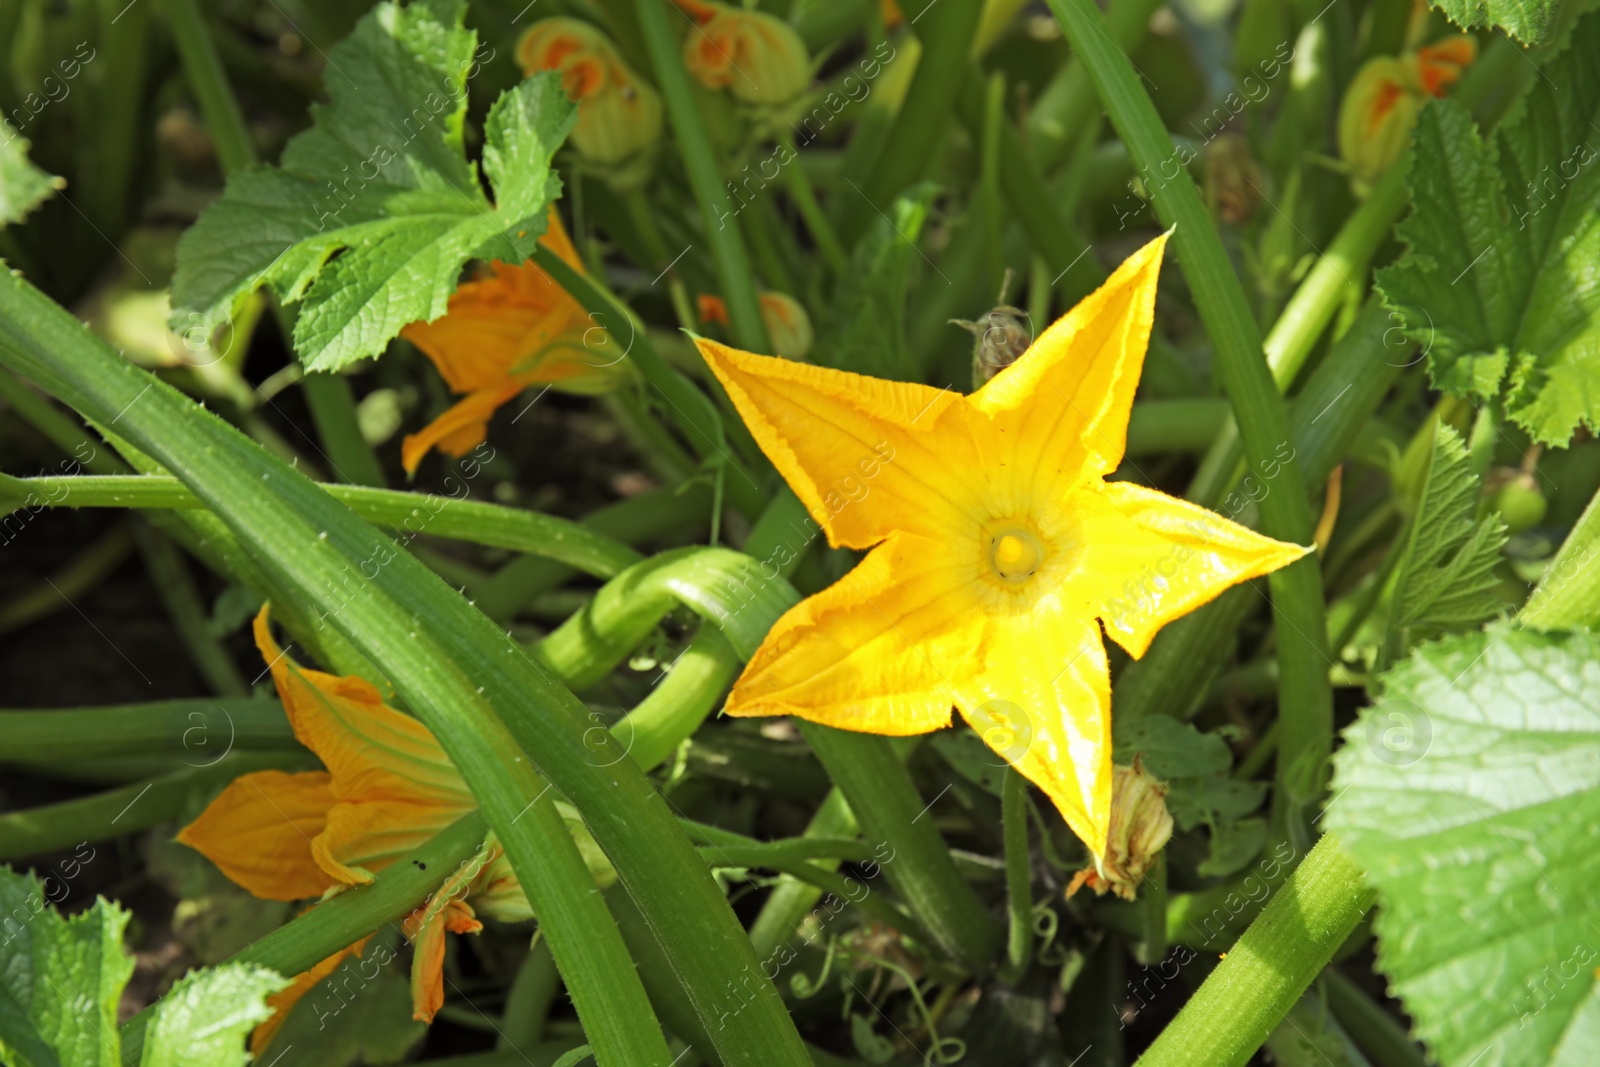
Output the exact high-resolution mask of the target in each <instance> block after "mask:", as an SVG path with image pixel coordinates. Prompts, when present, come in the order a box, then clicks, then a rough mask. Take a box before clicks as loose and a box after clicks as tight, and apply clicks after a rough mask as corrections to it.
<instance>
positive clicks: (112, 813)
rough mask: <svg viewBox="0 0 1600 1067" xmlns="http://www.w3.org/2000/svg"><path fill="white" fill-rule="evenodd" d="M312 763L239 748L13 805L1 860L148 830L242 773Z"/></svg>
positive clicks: (0, 836)
mask: <svg viewBox="0 0 1600 1067" xmlns="http://www.w3.org/2000/svg"><path fill="white" fill-rule="evenodd" d="M309 765H310V759H309V757H307V755H306V754H305V753H304V752H292V751H282V752H236V753H232V754H230V755H228V756H225V757H223V758H222V759H220V760H217V761H216V762H214V763H211V764H209V765H207V766H204V767H189V768H185V769H184V770H181V771H176V772H174V773H172V774H167V775H163V776H161V777H159V778H152V779H151V780H149V781H147V782H134V783H133V784H132V785H126V786H123V787H122V788H120V789H112V790H109V791H107V792H104V793H95V794H94V795H92V796H87V797H79V798H78V799H76V800H64V801H62V802H61V803H59V804H47V805H45V806H44V807H41V808H28V809H25V810H23V811H10V812H7V813H6V814H4V815H0V860H12V859H17V858H18V857H21V856H34V855H38V854H39V853H41V852H49V851H51V850H52V849H58V848H66V847H68V846H69V845H72V844H74V843H76V842H79V841H101V840H104V839H105V838H108V837H115V836H117V835H119V834H134V833H138V832H139V831H141V830H148V829H150V827H152V826H157V825H159V824H161V823H164V822H166V821H167V820H169V819H174V818H177V817H178V815H180V814H181V813H182V812H183V811H185V810H186V809H187V808H188V806H189V804H190V803H191V802H192V801H193V800H194V798H195V797H196V796H197V795H205V794H206V793H208V792H209V791H211V790H214V789H216V788H217V787H219V786H221V785H222V784H223V783H225V782H229V781H232V780H233V779H235V778H237V777H239V775H241V774H247V773H249V772H251V771H263V770H268V769H280V768H289V769H298V768H304V767H307V766H309Z"/></svg>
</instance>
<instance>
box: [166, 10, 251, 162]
mask: <svg viewBox="0 0 1600 1067" xmlns="http://www.w3.org/2000/svg"><path fill="white" fill-rule="evenodd" d="M161 7H162V10H163V11H164V12H165V14H166V16H167V29H168V31H169V32H170V33H171V34H172V42H173V44H175V45H177V46H178V56H179V57H180V58H181V59H182V60H183V70H184V74H185V75H186V76H187V77H188V80H189V88H190V90H191V91H193V93H194V95H195V99H196V100H198V101H199V103H200V113H201V114H202V115H204V116H205V120H206V126H207V127H208V128H209V129H210V131H211V143H212V144H213V145H215V146H216V149H217V159H219V160H220V161H221V162H222V169H223V171H224V172H226V173H229V174H231V173H233V172H234V171H236V170H243V169H244V168H245V167H248V166H249V165H250V164H252V163H254V162H256V148H255V144H254V143H253V142H252V141H251V139H250V130H249V127H247V126H246V125H245V121H244V112H242V111H241V110H239V101H238V100H236V99H234V95H233V91H232V90H231V89H230V88H229V87H228V76H227V72H226V71H225V70H224V69H223V66H222V60H221V59H220V58H219V57H218V56H217V50H216V49H215V48H214V47H212V44H211V35H210V34H209V33H207V32H206V26H205V22H204V21H202V19H201V17H200V7H199V5H198V4H197V3H196V2H195V0H161Z"/></svg>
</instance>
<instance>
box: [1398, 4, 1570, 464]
mask: <svg viewBox="0 0 1600 1067" xmlns="http://www.w3.org/2000/svg"><path fill="white" fill-rule="evenodd" d="M1597 50H1600V15H1590V16H1589V17H1587V18H1585V19H1584V20H1583V21H1582V22H1581V23H1579V25H1578V27H1577V29H1575V30H1574V31H1573V35H1572V41H1571V43H1570V45H1569V47H1568V48H1567V50H1566V51H1565V52H1564V53H1562V54H1561V56H1560V57H1559V58H1557V59H1556V61H1555V62H1553V63H1551V64H1549V66H1548V69H1547V70H1546V71H1545V72H1544V75H1545V76H1544V77H1542V78H1539V79H1537V80H1536V81H1535V82H1534V84H1533V86H1532V88H1531V89H1530V90H1529V92H1528V95H1527V97H1526V99H1525V100H1524V101H1523V103H1522V104H1521V105H1520V110H1519V112H1518V113H1516V114H1513V115H1511V116H1510V117H1508V118H1507V119H1506V121H1505V122H1503V123H1502V124H1501V126H1500V132H1499V134H1498V135H1497V136H1496V138H1495V141H1494V142H1493V143H1489V142H1486V141H1485V140H1484V139H1483V138H1482V137H1481V136H1480V135H1479V133H1478V130H1477V127H1476V125H1475V124H1474V123H1473V121H1472V117H1471V115H1470V114H1469V113H1468V111H1467V110H1466V108H1464V107H1462V106H1461V105H1459V104H1457V103H1455V102H1454V101H1451V100H1440V101H1437V102H1434V103H1432V104H1430V105H1429V106H1428V107H1426V108H1425V109H1423V112H1422V116H1421V119H1420V120H1419V121H1418V123H1417V131H1416V140H1415V146H1416V153H1415V162H1414V163H1413V164H1412V169H1411V203H1412V213H1411V215H1410V217H1409V218H1407V219H1406V221H1405V222H1404V223H1402V224H1401V226H1400V230H1399V232H1400V235H1401V236H1402V237H1403V238H1404V239H1405V241H1406V243H1407V244H1408V245H1409V246H1410V250H1409V252H1408V253H1407V255H1406V256H1405V257H1404V258H1403V259H1401V260H1400V262H1399V263H1397V264H1395V265H1394V266H1392V267H1389V268H1388V269H1386V270H1383V271H1380V272H1379V275H1378V285H1379V288H1380V289H1381V290H1382V291H1383V296H1384V300H1385V301H1386V302H1387V303H1388V304H1389V305H1390V306H1391V307H1392V308H1394V309H1395V311H1396V312H1398V313H1399V315H1400V316H1401V318H1402V319H1403V321H1404V325H1405V329H1406V332H1407V333H1408V334H1409V335H1410V336H1411V337H1412V338H1414V339H1415V340H1416V341H1417V342H1418V343H1420V344H1421V345H1422V346H1423V348H1424V350H1425V351H1426V352H1427V354H1428V369H1429V373H1430V374H1431V375H1432V377H1433V381H1434V384H1435V385H1437V386H1438V387H1439V388H1441V389H1444V390H1446V391H1448V392H1451V393H1454V394H1456V395H1458V396H1474V397H1479V398H1482V399H1485V400H1491V399H1494V398H1496V397H1502V398H1503V400H1504V403H1505V405H1506V410H1507V411H1508V413H1509V414H1510V415H1511V417H1512V418H1513V419H1515V420H1516V422H1517V423H1518V424H1519V425H1521V426H1522V427H1523V428H1524V429H1526V430H1527V431H1528V433H1529V434H1530V435H1531V436H1532V437H1533V438H1534V439H1535V440H1537V441H1541V442H1543V443H1545V444H1554V445H1560V446H1565V445H1566V444H1568V443H1569V442H1570V441H1571V440H1572V437H1573V434H1574V433H1575V432H1577V429H1578V427H1579V426H1580V424H1581V425H1587V426H1589V427H1590V428H1594V427H1595V426H1596V425H1597V424H1600V212H1597V210H1596V207H1597V204H1600V165H1596V162H1597V158H1600V126H1597V125H1596V122H1597V121H1600V65H1597V64H1596V63H1595V62H1594V56H1595V55H1596V54H1597Z"/></svg>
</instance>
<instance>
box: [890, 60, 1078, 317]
mask: <svg viewBox="0 0 1600 1067" xmlns="http://www.w3.org/2000/svg"><path fill="white" fill-rule="evenodd" d="M926 61H927V57H926V56H924V57H923V62H924V63H926ZM963 67H964V70H963V72H962V74H961V75H960V95H959V96H958V97H957V98H956V112H957V114H958V115H959V116H960V118H961V124H962V125H963V126H965V127H966V128H967V132H968V133H969V134H970V135H971V136H972V137H974V138H982V137H983V135H984V130H985V122H984V103H985V101H984V91H983V81H982V78H981V76H980V75H979V73H978V71H977V69H976V68H973V67H970V66H968V65H965V64H964V65H963ZM921 69H922V68H921V66H920V65H919V66H918V71H919V72H920V71H921ZM945 77H946V78H947V80H952V81H954V80H956V79H954V78H951V77H950V76H949V75H948V74H946V75H945ZM997 128H998V136H999V138H1000V145H999V158H1000V159H1002V160H1004V165H1003V166H1002V167H1001V168H1000V190H1001V192H1003V193H1004V194H1005V199H1006V205H1007V206H1008V207H1010V209H1011V213H1012V214H1013V215H1015V216H1016V217H1017V219H1018V221H1020V222H1021V223H1022V229H1023V232H1024V233H1026V234H1027V236H1028V239H1029V240H1030V241H1031V242H1033V247H1034V248H1035V249H1036V250H1037V251H1038V253H1039V254H1040V255H1041V256H1043V257H1044V258H1045V261H1046V262H1047V263H1049V264H1050V271H1051V273H1052V274H1053V275H1054V276H1055V285H1056V288H1057V290H1058V291H1059V292H1060V293H1061V295H1062V297H1063V298H1064V299H1065V300H1066V301H1067V302H1068V303H1073V302H1076V301H1077V300H1078V299H1079V298H1081V297H1084V296H1087V295H1088V294H1089V293H1090V292H1092V291H1093V290H1094V288H1095V287H1096V286H1098V285H1099V284H1100V283H1101V282H1102V281H1104V280H1105V277H1106V273H1105V270H1104V269H1103V268H1102V267H1101V266H1100V261H1099V260H1097V259H1096V258H1095V256H1094V252H1093V251H1092V249H1091V247H1090V243H1089V239H1088V238H1087V237H1085V236H1084V235H1083V233H1082V232H1081V231H1080V230H1079V229H1078V228H1077V227H1076V226H1074V225H1073V224H1072V222H1071V220H1069V219H1068V218H1067V217H1066V216H1065V215H1063V214H1062V213H1061V210H1060V208H1059V207H1058V205H1057V203H1056V198H1055V197H1054V196H1053V195H1051V193H1050V187H1049V186H1048V185H1046V184H1045V181H1044V178H1043V177H1042V176H1041V175H1040V173H1039V170H1038V168H1037V167H1036V166H1035V165H1034V163H1033V159H1032V157H1031V156H1030V155H1029V153H1028V151H1027V148H1026V146H1025V145H1024V144H1023V142H1022V138H1021V137H1020V136H1018V134H1017V131H1016V129H1015V128H1014V127H1013V126H1012V124H1011V123H1010V122H1009V121H1008V120H1005V119H1004V117H1003V115H1002V120H1001V122H1000V123H999V124H998V127H997ZM1040 325H1041V326H1042V325H1043V324H1040Z"/></svg>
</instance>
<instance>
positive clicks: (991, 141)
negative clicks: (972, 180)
mask: <svg viewBox="0 0 1600 1067" xmlns="http://www.w3.org/2000/svg"><path fill="white" fill-rule="evenodd" d="M1005 106H1006V76H1005V74H1003V73H1002V72H1000V71H995V72H994V73H993V74H991V75H990V76H989V81H988V83H987V84H986V85H985V86H984V94H983V135H982V137H981V139H980V142H979V143H980V145H981V148H982V155H981V156H980V160H981V166H980V167H979V171H978V196H979V199H980V202H981V203H982V204H983V220H984V221H983V236H984V248H985V252H986V253H987V259H988V260H989V273H990V276H991V277H992V278H993V280H994V284H995V285H999V284H1000V279H1001V278H1002V277H1003V276H1004V274H1005V256H1004V255H1003V254H1002V253H1001V251H1000V241H1001V238H1002V237H1003V236H1004V235H1005V230H1006V217H1005V213H1004V212H1003V211H1002V210H1001V207H1000V169H1001V164H1000V128H1001V127H1002V126H1003V125H1004V124H1005V121H1006V111H1005ZM1005 302H1006V301H1005V299H1004V297H1002V298H1001V299H1000V300H999V301H998V303H1002V304H1003V303H1005Z"/></svg>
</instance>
